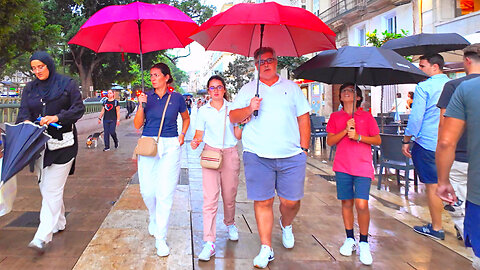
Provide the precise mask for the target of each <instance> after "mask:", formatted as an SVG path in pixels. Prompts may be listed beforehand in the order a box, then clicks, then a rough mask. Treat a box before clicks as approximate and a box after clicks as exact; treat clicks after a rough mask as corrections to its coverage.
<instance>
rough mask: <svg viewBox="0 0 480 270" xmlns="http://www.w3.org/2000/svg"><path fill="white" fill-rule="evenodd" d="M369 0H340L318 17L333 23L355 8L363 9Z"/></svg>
mask: <svg viewBox="0 0 480 270" xmlns="http://www.w3.org/2000/svg"><path fill="white" fill-rule="evenodd" d="M367 2H370V1H369V0H338V2H337V3H336V4H334V5H332V6H331V7H330V8H328V9H326V10H325V11H323V12H322V13H320V15H318V17H319V18H320V19H321V20H322V21H324V22H325V23H326V24H329V23H332V22H334V21H335V20H337V19H339V18H340V17H341V16H343V15H345V14H347V13H349V12H352V11H354V10H363V9H365V8H366V6H367Z"/></svg>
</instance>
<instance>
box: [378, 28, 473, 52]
mask: <svg viewBox="0 0 480 270" xmlns="http://www.w3.org/2000/svg"><path fill="white" fill-rule="evenodd" d="M468 45H470V42H468V40H466V39H465V38H464V37H462V36H461V35H459V34H457V33H439V34H425V33H422V34H418V35H413V36H408V37H404V38H399V39H392V40H389V41H387V42H385V44H383V46H382V48H384V49H391V50H394V51H396V52H397V53H398V54H400V55H425V54H434V53H440V52H446V51H453V50H461V49H463V48H465V47H467V46H468Z"/></svg>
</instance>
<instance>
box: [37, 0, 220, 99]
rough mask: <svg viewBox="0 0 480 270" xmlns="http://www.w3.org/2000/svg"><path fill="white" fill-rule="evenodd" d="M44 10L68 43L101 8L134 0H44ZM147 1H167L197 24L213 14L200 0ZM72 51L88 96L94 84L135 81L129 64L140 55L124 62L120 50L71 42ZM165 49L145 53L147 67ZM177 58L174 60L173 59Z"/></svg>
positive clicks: (72, 62)
mask: <svg viewBox="0 0 480 270" xmlns="http://www.w3.org/2000/svg"><path fill="white" fill-rule="evenodd" d="M44 2H45V5H44V10H45V12H46V14H47V18H48V20H49V22H50V23H58V24H60V25H62V26H63V37H64V40H62V42H63V43H64V44H66V42H68V40H70V39H71V38H72V37H73V36H74V35H75V34H76V33H77V32H78V30H79V29H80V26H81V25H82V24H83V23H84V22H85V21H86V20H87V19H88V18H90V17H91V16H92V15H93V14H94V13H95V12H97V11H98V10H100V9H102V8H104V7H106V6H110V5H117V4H121V5H123V4H128V3H132V2H134V0H104V1H96V0H45V1H44ZM143 2H147V3H159V2H161V3H165V4H170V5H173V6H175V7H177V8H179V9H180V10H182V11H183V12H185V13H186V14H187V15H189V16H190V17H192V18H193V19H194V20H195V21H196V22H197V23H201V22H203V21H205V20H206V19H208V18H209V17H210V16H211V15H212V14H213V9H212V8H211V7H208V6H204V5H202V4H201V3H200V0H188V1H179V0H162V1H155V0H143ZM69 49H70V54H69V56H70V57H69V58H68V59H67V62H68V63H69V69H70V72H72V73H77V72H78V74H79V77H80V80H81V85H82V92H83V95H84V96H87V95H88V94H89V93H90V92H89V89H90V87H91V86H94V87H95V88H100V87H105V86H108V85H110V84H111V83H112V82H115V81H121V82H128V81H129V80H132V79H133V77H132V73H130V72H129V69H130V67H132V65H134V64H138V63H140V58H139V55H136V54H128V55H127V54H125V56H124V59H125V61H121V59H122V56H121V54H120V53H99V54H97V53H95V52H93V51H91V50H90V49H87V48H85V47H81V46H77V45H71V46H69ZM163 53H164V51H160V52H151V53H146V54H144V57H143V62H144V67H147V68H148V67H150V66H152V65H153V63H154V61H155V59H156V58H157V56H158V55H161V54H163ZM173 60H174V59H173Z"/></svg>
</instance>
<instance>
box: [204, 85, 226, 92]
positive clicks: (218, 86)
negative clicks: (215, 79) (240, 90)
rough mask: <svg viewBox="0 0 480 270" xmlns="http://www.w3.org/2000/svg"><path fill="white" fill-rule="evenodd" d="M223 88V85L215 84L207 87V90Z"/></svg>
mask: <svg viewBox="0 0 480 270" xmlns="http://www.w3.org/2000/svg"><path fill="white" fill-rule="evenodd" d="M223 89H225V87H224V86H223V85H217V86H210V87H208V90H210V91H215V90H217V91H222V90H223Z"/></svg>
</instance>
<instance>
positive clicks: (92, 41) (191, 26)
mask: <svg viewBox="0 0 480 270" xmlns="http://www.w3.org/2000/svg"><path fill="white" fill-rule="evenodd" d="M197 28H198V25H197V24H196V23H195V22H194V21H193V20H192V19H191V18H190V17H188V16H187V15H186V14H185V13H183V12H182V11H180V10H179V9H177V8H175V7H172V6H169V5H165V4H156V5H155V4H146V3H142V2H134V3H131V4H128V5H118V6H108V7H105V8H103V9H101V10H99V11H98V12H96V13H95V14H93V15H92V17H90V19H88V20H87V21H86V22H85V23H84V24H83V25H82V26H81V27H80V31H78V33H77V34H76V35H75V36H74V37H73V38H72V39H71V40H70V41H69V42H68V44H77V45H80V46H84V47H87V48H89V49H91V50H93V51H95V52H97V53H99V52H122V53H123V52H126V53H138V54H140V63H141V70H142V90H143V58H142V54H143V53H147V52H152V51H158V50H165V49H171V48H183V47H185V46H187V45H188V44H190V43H191V42H192V41H193V40H191V39H190V38H189V36H190V35H191V34H192V33H193V32H194V31H195V30H196V29H197Z"/></svg>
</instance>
